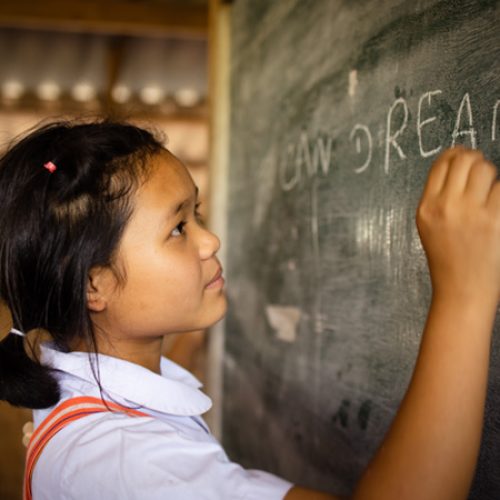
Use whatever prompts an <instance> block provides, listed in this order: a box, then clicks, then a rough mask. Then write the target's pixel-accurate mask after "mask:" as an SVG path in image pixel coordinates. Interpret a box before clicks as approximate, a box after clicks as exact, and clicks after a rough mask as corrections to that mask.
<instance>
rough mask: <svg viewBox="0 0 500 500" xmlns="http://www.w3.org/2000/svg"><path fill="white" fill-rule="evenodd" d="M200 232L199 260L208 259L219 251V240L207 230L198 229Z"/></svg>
mask: <svg viewBox="0 0 500 500" xmlns="http://www.w3.org/2000/svg"><path fill="white" fill-rule="evenodd" d="M200 231H201V232H200V241H199V249H200V258H201V259H202V260H205V259H210V258H211V257H213V256H214V255H215V254H216V253H217V252H218V251H219V248H220V240H219V238H218V237H217V236H216V235H215V234H214V233H212V232H211V231H209V230H208V229H205V228H200Z"/></svg>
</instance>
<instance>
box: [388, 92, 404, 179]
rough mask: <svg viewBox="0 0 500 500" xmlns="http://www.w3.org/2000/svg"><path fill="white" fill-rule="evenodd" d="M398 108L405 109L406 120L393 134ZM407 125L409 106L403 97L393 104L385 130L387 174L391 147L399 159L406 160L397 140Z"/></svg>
mask: <svg viewBox="0 0 500 500" xmlns="http://www.w3.org/2000/svg"><path fill="white" fill-rule="evenodd" d="M398 106H402V107H403V111H404V118H403V122H402V123H401V125H400V126H399V128H398V130H396V132H394V133H392V132H391V128H392V113H393V112H394V110H395V109H396V108H397V107H398ZM407 125H408V105H407V104H406V101H405V100H404V99H403V98H402V97H400V98H398V99H396V100H395V101H394V102H393V104H392V106H391V107H390V108H389V113H387V127H386V129H385V130H386V132H385V161H384V170H385V173H386V174H387V173H388V172H389V158H390V155H391V153H390V151H391V150H390V147H391V146H392V147H393V148H394V149H395V150H396V151H397V152H398V154H399V157H400V158H401V159H402V160H406V155H405V154H404V152H403V150H402V149H401V147H400V146H399V144H398V143H397V141H396V139H397V138H398V137H399V136H400V135H401V134H402V133H403V132H404V130H405V128H406V126H407Z"/></svg>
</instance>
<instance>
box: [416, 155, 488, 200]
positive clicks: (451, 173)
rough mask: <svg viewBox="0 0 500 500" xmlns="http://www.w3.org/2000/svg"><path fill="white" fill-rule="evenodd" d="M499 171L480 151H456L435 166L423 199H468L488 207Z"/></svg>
mask: <svg viewBox="0 0 500 500" xmlns="http://www.w3.org/2000/svg"><path fill="white" fill-rule="evenodd" d="M495 178H496V169H495V167H494V165H493V164H492V163H490V162H488V161H487V160H485V158H484V156H483V154H482V153H481V152H480V151H476V150H470V149H465V148H463V147H461V146H460V147H456V148H452V149H448V150H446V151H445V152H444V153H443V154H442V155H441V156H439V158H438V159H437V160H436V161H435V162H434V165H433V166H432V168H431V170H430V172H429V177H428V179H427V183H426V186H425V188H424V193H423V196H422V198H423V199H429V198H434V197H435V196H438V195H442V196H444V198H445V199H446V198H456V197H458V196H462V195H464V196H466V197H467V198H468V199H470V200H474V201H476V202H478V203H480V204H485V203H486V201H487V198H488V195H489V193H490V191H491V188H492V185H493V183H494V182H495Z"/></svg>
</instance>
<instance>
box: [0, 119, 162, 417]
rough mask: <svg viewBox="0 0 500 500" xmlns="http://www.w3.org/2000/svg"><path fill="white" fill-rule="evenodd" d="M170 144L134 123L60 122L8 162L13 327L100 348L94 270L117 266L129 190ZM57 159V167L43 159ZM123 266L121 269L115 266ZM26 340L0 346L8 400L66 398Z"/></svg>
mask: <svg viewBox="0 0 500 500" xmlns="http://www.w3.org/2000/svg"><path fill="white" fill-rule="evenodd" d="M161 149H162V144H161V142H160V140H159V139H157V138H156V137H155V136H153V134H152V133H150V132H148V131H146V130H143V129H140V128H138V127H136V126H133V125H131V124H126V123H115V122H110V121H101V122H93V123H81V122H58V123H51V124H48V125H45V126H42V127H41V128H38V129H36V130H35V131H33V132H31V133H30V134H29V135H27V136H26V137H24V138H23V139H21V140H20V141H19V142H17V144H15V145H14V146H13V147H12V148H10V149H9V150H8V151H7V153H6V154H5V155H4V156H3V157H2V158H1V159H0V235H1V237H0V298H1V300H2V301H4V302H5V304H6V305H7V306H8V307H9V309H10V312H11V315H12V320H13V326H14V327H15V328H17V329H19V330H22V331H23V332H28V331H30V330H33V329H43V330H46V331H48V332H49V333H50V335H51V337H52V338H53V341H54V343H55V345H56V347H57V348H58V349H60V350H63V351H68V350H69V345H70V344H71V341H73V340H75V339H77V338H81V339H84V340H85V341H86V343H87V345H89V346H92V347H93V349H94V351H95V348H96V339H95V332H94V330H93V327H92V322H91V320H90V315H89V312H88V309H87V303H86V292H87V283H88V273H89V270H90V269H91V268H92V267H94V266H110V267H111V268H112V269H114V268H113V257H114V254H115V251H116V250H117V247H118V243H119V241H120V238H121V235H122V233H123V230H124V228H125V226H126V223H127V221H128V219H129V217H130V215H131V212H132V208H133V207H132V203H131V194H132V193H133V192H134V190H135V189H136V188H137V187H138V184H139V182H140V180H141V179H142V178H143V177H144V175H145V174H147V165H148V163H149V162H148V161H147V160H148V159H149V158H150V157H151V156H153V155H155V154H157V153H159V152H160V151H161ZM49 161H50V162H52V163H53V164H54V165H56V167H57V170H56V171H55V172H53V173H51V172H50V171H49V170H48V169H47V168H45V167H44V164H45V163H47V162H49ZM114 271H116V269H114ZM27 344H28V342H27V341H25V340H23V338H22V337H20V336H18V335H13V334H10V335H7V336H6V337H5V338H4V339H3V340H2V341H1V342H0V399H1V400H5V401H8V402H9V403H11V404H13V405H16V406H24V407H27V408H46V407H49V406H52V405H54V404H56V403H57V402H58V401H59V399H60V394H59V386H58V383H57V381H56V379H55V378H54V376H53V373H52V371H51V369H50V367H46V366H44V365H42V364H41V363H40V362H39V360H38V358H37V356H36V353H35V351H34V350H33V349H30V352H29V353H28V351H27V350H26V348H27Z"/></svg>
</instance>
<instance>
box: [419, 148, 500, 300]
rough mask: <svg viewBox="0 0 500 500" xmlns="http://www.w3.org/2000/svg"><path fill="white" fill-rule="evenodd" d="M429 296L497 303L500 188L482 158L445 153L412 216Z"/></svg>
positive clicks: (462, 150)
mask: <svg viewBox="0 0 500 500" xmlns="http://www.w3.org/2000/svg"><path fill="white" fill-rule="evenodd" d="M417 226H418V230H419V233H420V238H421V240H422V244H423V246H424V249H425V252H426V254H427V259H428V262H429V269H430V273H431V279H432V285H433V290H434V294H441V293H444V294H446V295H450V294H451V296H457V297H460V298H464V297H473V296H474V297H477V298H480V299H481V300H486V299H487V298H488V297H491V298H492V300H495V301H497V300H498V298H499V297H500V183H499V182H497V181H496V169H495V167H494V165H492V164H491V163H490V162H489V161H487V160H486V159H485V158H484V156H483V155H482V153H481V152H479V151H474V150H468V149H465V148H462V147H458V148H453V149H449V150H447V151H446V152H444V153H443V154H442V155H441V156H440V157H439V158H438V159H437V160H436V162H435V163H434V165H433V166H432V168H431V170H430V173H429V178H428V180H427V184H426V186H425V190H424V193H423V195H422V199H421V201H420V205H419V209H418V213H417Z"/></svg>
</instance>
